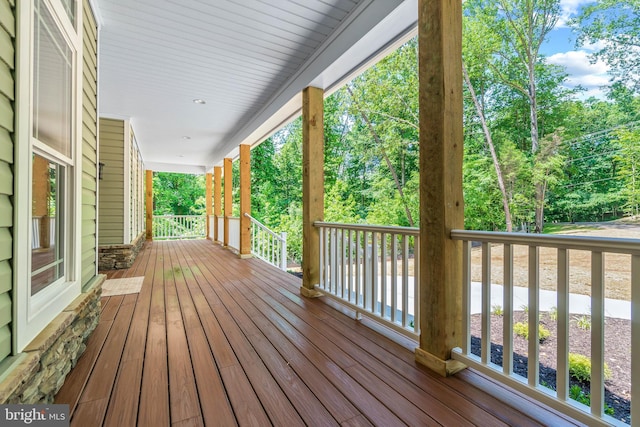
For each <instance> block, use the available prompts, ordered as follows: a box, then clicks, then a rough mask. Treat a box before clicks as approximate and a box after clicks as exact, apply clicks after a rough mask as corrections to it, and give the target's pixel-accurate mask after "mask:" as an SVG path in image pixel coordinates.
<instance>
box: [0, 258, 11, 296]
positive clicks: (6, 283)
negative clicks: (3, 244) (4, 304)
mask: <svg viewBox="0 0 640 427" xmlns="http://www.w3.org/2000/svg"><path fill="white" fill-rule="evenodd" d="M10 290H11V264H9V261H2V262H0V292H7V291H10Z"/></svg>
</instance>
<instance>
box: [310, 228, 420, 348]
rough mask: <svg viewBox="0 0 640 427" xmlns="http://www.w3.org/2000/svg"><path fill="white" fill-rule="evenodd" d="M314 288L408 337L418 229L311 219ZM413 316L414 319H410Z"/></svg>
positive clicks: (415, 308)
mask: <svg viewBox="0 0 640 427" xmlns="http://www.w3.org/2000/svg"><path fill="white" fill-rule="evenodd" d="M314 225H315V226H316V227H318V228H319V229H320V283H319V284H318V285H317V287H316V289H317V290H318V291H320V292H322V293H323V294H325V295H327V296H329V297H332V298H335V299H338V300H339V301H340V302H341V303H343V304H346V305H348V306H350V307H351V308H353V309H355V310H356V313H357V314H358V316H360V315H366V316H369V317H372V318H374V319H376V320H378V321H380V322H382V323H384V324H385V325H387V326H388V327H390V328H392V329H394V330H396V331H398V332H400V333H402V334H404V335H407V336H410V337H412V338H417V337H418V334H419V333H420V331H419V325H418V323H419V322H418V321H417V319H418V317H419V305H418V304H419V297H418V288H417V284H418V282H419V281H418V277H419V272H418V263H417V262H414V260H418V259H419V254H418V248H419V246H420V245H419V234H420V232H419V230H418V229H417V228H409V227H379V226H372V225H357V224H337V223H326V222H316V223H315V224H314ZM414 319H416V320H415V321H414Z"/></svg>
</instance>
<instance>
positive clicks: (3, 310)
mask: <svg viewBox="0 0 640 427" xmlns="http://www.w3.org/2000/svg"><path fill="white" fill-rule="evenodd" d="M9 323H11V298H9V293H8V292H5V293H3V294H0V325H2V326H4V325H8V324H9Z"/></svg>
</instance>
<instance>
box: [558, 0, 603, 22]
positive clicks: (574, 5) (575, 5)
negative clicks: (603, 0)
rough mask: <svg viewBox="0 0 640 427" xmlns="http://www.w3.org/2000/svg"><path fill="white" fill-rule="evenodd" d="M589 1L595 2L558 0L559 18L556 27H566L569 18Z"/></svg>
mask: <svg viewBox="0 0 640 427" xmlns="http://www.w3.org/2000/svg"><path fill="white" fill-rule="evenodd" d="M589 3H595V2H594V0H560V19H559V20H558V24H557V27H566V26H567V22H568V21H569V19H571V18H573V17H574V16H575V15H577V13H578V11H580V8H581V7H582V6H584V5H587V4H589Z"/></svg>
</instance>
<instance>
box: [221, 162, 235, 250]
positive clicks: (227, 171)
mask: <svg viewBox="0 0 640 427" xmlns="http://www.w3.org/2000/svg"><path fill="white" fill-rule="evenodd" d="M232 185H233V176H232V163H231V159H230V158H225V159H224V237H223V241H222V244H223V245H224V247H228V246H229V217H230V216H231V213H232V212H233V206H232V203H233V202H232V200H233V199H232V198H231V197H232Z"/></svg>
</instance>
